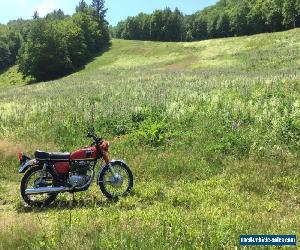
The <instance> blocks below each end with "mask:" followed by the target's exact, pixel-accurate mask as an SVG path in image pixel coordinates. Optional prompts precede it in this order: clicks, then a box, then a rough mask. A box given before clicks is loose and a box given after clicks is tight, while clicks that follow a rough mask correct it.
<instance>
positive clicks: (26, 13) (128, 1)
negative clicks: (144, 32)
mask: <svg viewBox="0 0 300 250" xmlns="http://www.w3.org/2000/svg"><path fill="white" fill-rule="evenodd" d="M91 1H92V0H86V2H87V3H88V4H89V3H90V2H91ZM78 2H79V0H0V23H2V24H6V23H7V22H8V21H10V20H15V19H18V18H23V19H29V18H31V17H32V16H33V13H34V11H35V10H36V11H37V12H38V13H39V15H40V17H43V16H45V15H46V14H47V13H49V12H51V11H53V10H54V9H62V10H63V11H64V12H65V13H66V14H69V15H71V14H73V13H74V12H75V7H76V5H77V4H78ZM216 2H217V0H106V7H107V8H108V12H107V20H108V22H109V23H110V24H111V25H116V24H117V23H118V22H119V21H121V20H124V19H125V18H127V17H128V16H135V15H137V14H138V13H140V12H145V13H151V12H153V11H154V10H155V9H163V8H165V7H170V8H172V9H174V8H175V7H178V8H179V9H180V10H181V11H182V12H183V13H184V14H192V13H194V12H196V11H198V10H201V9H203V8H204V7H206V6H209V5H213V4H214V3H216Z"/></svg>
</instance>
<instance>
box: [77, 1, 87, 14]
mask: <svg viewBox="0 0 300 250" xmlns="http://www.w3.org/2000/svg"><path fill="white" fill-rule="evenodd" d="M88 9H89V6H88V5H87V3H86V2H85V1H84V0H80V2H79V3H78V6H76V12H87V11H88Z"/></svg>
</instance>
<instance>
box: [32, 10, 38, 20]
mask: <svg viewBox="0 0 300 250" xmlns="http://www.w3.org/2000/svg"><path fill="white" fill-rule="evenodd" d="M39 17H40V16H39V13H38V12H37V11H35V12H34V13H33V16H32V18H33V19H38V18H39Z"/></svg>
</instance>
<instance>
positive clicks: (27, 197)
mask: <svg viewBox="0 0 300 250" xmlns="http://www.w3.org/2000/svg"><path fill="white" fill-rule="evenodd" d="M87 137H89V138H92V139H93V141H94V142H93V143H92V144H91V146H90V147H85V148H83V149H79V150H77V151H75V152H72V153H50V152H43V151H36V152H35V154H34V155H35V158H34V159H31V158H29V157H28V156H26V155H24V154H23V153H19V160H20V165H21V168H20V170H19V173H25V174H24V176H23V178H22V181H21V195H22V198H23V199H24V201H25V202H26V203H27V204H28V205H30V206H38V207H45V206H47V205H49V204H50V203H51V202H53V201H54V200H55V198H56V196H57V195H58V194H59V193H63V192H70V193H75V192H80V191H86V190H87V189H88V188H89V187H90V185H91V183H92V181H93V179H94V175H95V166H96V163H97V161H98V160H99V159H103V160H104V161H105V165H104V166H103V167H102V168H101V170H100V171H99V174H98V177H97V182H98V185H99V186H100V190H101V191H102V193H103V194H104V195H105V196H106V197H107V198H109V199H116V198H118V197H120V196H123V195H126V194H128V193H129V192H130V191H131V189H132V187H133V175H132V172H131V170H130V168H129V167H128V166H127V164H126V163H125V162H124V161H122V160H112V161H110V159H109V156H108V149H109V142H108V141H105V140H102V139H101V138H99V137H97V136H95V135H94V134H92V133H88V134H87Z"/></svg>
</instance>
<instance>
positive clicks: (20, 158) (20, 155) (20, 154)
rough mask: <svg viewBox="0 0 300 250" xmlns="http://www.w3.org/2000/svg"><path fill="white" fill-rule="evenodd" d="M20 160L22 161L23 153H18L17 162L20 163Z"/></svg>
mask: <svg viewBox="0 0 300 250" xmlns="http://www.w3.org/2000/svg"><path fill="white" fill-rule="evenodd" d="M22 160H23V153H22V152H20V153H19V161H22Z"/></svg>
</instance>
